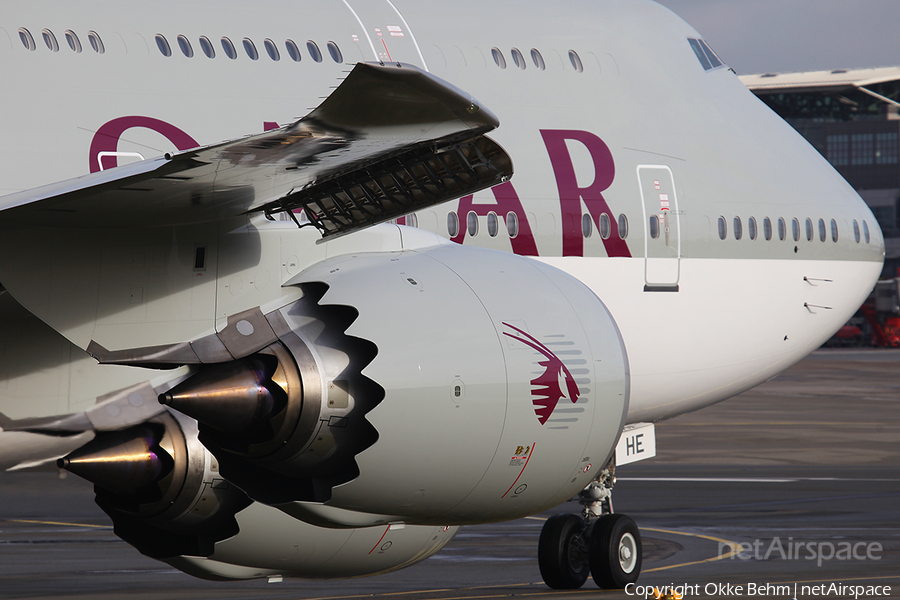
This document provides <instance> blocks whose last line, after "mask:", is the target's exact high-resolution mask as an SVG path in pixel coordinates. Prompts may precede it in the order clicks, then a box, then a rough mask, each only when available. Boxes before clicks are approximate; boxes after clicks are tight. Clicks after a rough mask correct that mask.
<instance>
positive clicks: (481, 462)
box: [160, 245, 629, 528]
mask: <svg viewBox="0 0 900 600" xmlns="http://www.w3.org/2000/svg"><path fill="white" fill-rule="evenodd" d="M286 285H294V286H299V287H300V288H301V289H302V292H303V297H302V298H301V299H300V300H299V301H296V302H294V303H292V304H290V305H288V306H284V307H282V308H280V309H278V310H274V311H271V312H268V313H267V314H266V315H265V321H266V322H267V323H268V326H270V327H271V329H272V331H273V332H274V334H275V336H276V338H277V341H275V342H274V343H271V344H269V345H268V346H267V347H265V348H264V349H262V350H261V351H258V352H256V353H253V354H251V355H249V356H246V357H244V358H242V359H240V360H237V361H234V362H230V363H222V364H213V365H204V366H201V367H200V368H199V369H198V370H197V373H196V374H195V375H194V376H193V377H191V378H188V379H187V380H185V381H183V382H181V383H180V384H179V385H177V386H175V387H173V388H172V389H171V390H169V391H167V392H165V393H164V394H162V395H161V396H160V401H161V402H163V403H165V404H167V405H168V406H169V407H171V408H174V409H176V410H178V411H182V412H184V413H185V414H188V415H190V416H192V417H194V418H196V419H197V420H198V421H199V422H200V439H201V441H202V442H203V444H204V445H205V446H206V447H208V448H209V449H210V450H211V451H212V453H213V454H214V455H215V456H216V458H217V459H218V463H219V466H220V472H221V474H222V475H223V476H224V477H225V478H226V479H227V480H229V481H231V482H232V483H234V484H236V485H237V486H238V487H239V488H240V489H241V490H243V491H244V492H246V493H247V494H248V495H249V496H250V497H251V498H252V499H254V500H257V501H260V502H263V503H266V504H270V505H276V506H278V507H279V508H281V509H282V510H283V511H285V512H287V513H289V514H291V515H293V516H295V517H297V518H299V519H301V520H303V521H306V522H308V523H314V524H317V525H320V526H325V527H335V528H340V527H348V528H350V527H360V526H369V525H379V526H381V525H384V524H388V523H397V522H404V523H410V524H411V523H415V524H424V525H448V524H449V525H457V524H466V523H472V522H485V521H490V520H503V519H510V518H516V517H519V516H524V515H528V514H533V513H534V512H537V511H540V510H543V509H545V508H548V507H551V506H554V505H556V504H559V503H560V502H563V501H565V500H566V499H568V498H570V497H572V496H573V495H575V494H576V493H578V492H579V491H580V490H581V489H582V488H584V487H585V485H587V484H588V483H589V482H590V481H591V480H592V479H593V478H594V477H595V476H596V475H597V473H598V472H599V470H600V468H601V467H602V466H603V465H604V464H605V463H606V461H607V459H608V458H609V457H610V456H611V454H612V452H613V449H614V446H615V442H616V440H617V438H618V435H619V432H620V430H621V427H622V424H623V421H624V418H625V414H626V412H627V406H628V383H629V374H628V361H627V357H626V354H625V349H624V346H623V343H622V339H621V336H620V335H619V331H618V328H617V327H616V324H615V322H614V320H613V318H612V317H611V315H610V314H609V312H608V311H607V309H606V307H605V306H604V305H603V303H602V302H601V301H600V300H599V299H598V298H597V297H596V296H595V295H594V294H593V293H592V292H591V291H590V290H589V289H588V288H587V287H585V286H584V285H583V284H582V283H581V282H579V281H578V280H577V279H575V278H574V277H571V276H569V275H567V274H566V273H564V272H562V271H560V270H558V269H556V268H553V267H550V266H548V265H546V264H543V263H541V262H540V261H538V260H534V259H528V258H522V257H518V256H515V255H510V254H506V253H501V252H494V251H489V250H483V249H477V248H467V247H463V246H457V245H439V246H435V247H431V248H425V249H420V250H416V251H404V252H393V253H360V254H348V255H343V256H339V257H335V258H332V259H328V260H326V261H324V262H321V263H318V264H317V265H314V266H313V267H311V268H308V269H306V270H304V271H302V272H301V273H299V274H298V275H297V276H296V277H294V278H293V279H292V280H291V281H289V282H288V283H287V284H286ZM239 325H240V324H239ZM238 329H240V327H238ZM244 329H245V331H246V333H247V334H248V335H249V334H250V333H252V331H253V329H254V328H253V327H252V326H250V324H249V323H248V324H246V325H245V326H244Z"/></svg>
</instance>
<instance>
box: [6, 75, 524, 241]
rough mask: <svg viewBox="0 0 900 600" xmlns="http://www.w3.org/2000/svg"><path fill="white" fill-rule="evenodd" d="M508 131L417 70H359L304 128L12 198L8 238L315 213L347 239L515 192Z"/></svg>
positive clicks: (320, 223) (325, 227) (327, 231)
mask: <svg viewBox="0 0 900 600" xmlns="http://www.w3.org/2000/svg"><path fill="white" fill-rule="evenodd" d="M498 124H499V122H498V120H497V118H496V117H495V116H494V115H493V114H491V112H490V111H488V110H486V109H484V108H482V107H480V106H479V104H478V103H477V102H476V101H475V100H474V99H473V98H472V97H471V96H469V95H468V94H466V93H464V92H462V91H460V90H458V89H457V88H455V87H453V86H452V85H450V84H448V83H446V82H444V81H442V80H440V79H438V78H436V77H434V76H432V75H430V74H428V73H426V72H424V71H422V70H420V69H418V68H416V67H414V66H410V65H389V66H386V65H380V64H364V63H360V64H357V65H356V66H355V67H354V68H353V70H352V71H351V72H350V74H349V75H348V76H347V77H346V79H345V80H344V81H343V82H342V83H341V85H340V86H338V87H337V89H336V90H335V91H334V92H333V93H332V94H331V95H330V96H329V97H328V98H327V99H326V100H325V101H324V102H323V103H322V104H321V105H320V106H319V107H318V108H316V109H315V110H313V111H312V112H311V113H310V114H309V115H307V116H306V117H304V118H302V119H300V120H299V121H297V122H295V123H293V124H291V125H288V126H286V127H282V128H280V129H277V130H274V131H269V132H266V133H263V134H259V135H254V136H249V137H246V138H243V139H239V140H234V141H230V142H225V143H222V144H217V145H214V146H207V147H203V148H197V149H194V150H188V151H185V152H181V153H179V154H175V155H166V156H165V157H162V158H158V159H152V160H147V161H141V162H139V163H134V164H132V165H127V166H125V167H120V168H117V169H112V170H109V171H103V172H100V173H94V174H91V175H86V176H84V177H80V178H77V179H73V180H69V181H66V182H62V183H58V184H53V185H51V186H47V187H44V188H39V189H36V190H29V191H25V192H21V193H18V194H13V195H10V196H6V197H4V198H2V199H0V211H2V212H0V228H2V227H10V226H14V227H19V226H26V225H40V226H44V227H54V226H60V227H90V228H98V227H123V226H125V227H127V226H128V225H129V224H131V223H139V224H140V226H141V227H142V228H146V227H152V226H166V225H180V224H191V223H203V222H212V221H216V220H219V219H221V218H228V217H232V216H235V215H238V214H242V213H246V212H265V213H266V214H268V215H271V214H273V213H276V212H279V211H295V210H299V209H305V210H306V212H307V215H308V217H309V219H310V221H311V223H312V224H313V225H315V226H316V227H318V228H319V229H320V230H321V231H322V233H323V235H324V236H329V235H335V234H344V233H349V232H352V231H355V230H357V229H360V228H362V227H365V226H368V225H372V224H375V223H378V222H381V221H385V220H388V219H391V218H394V217H397V216H400V215H403V214H405V213H408V212H412V211H415V210H419V209H422V208H425V207H427V206H431V205H434V204H437V203H440V202H444V201H446V200H450V199H453V198H456V197H459V196H462V195H465V194H469V193H473V192H475V191H477V190H479V189H483V188H486V187H489V186H491V185H495V184H497V183H500V182H501V181H504V180H505V179H507V178H508V177H510V176H511V175H512V164H511V161H510V159H509V157H508V155H506V153H505V152H504V151H503V149H502V148H500V146H498V145H497V144H496V143H495V142H493V141H492V140H489V139H488V138H485V137H484V135H483V134H484V133H485V132H487V131H490V130H491V129H493V128H495V127H496V126H497V125H498Z"/></svg>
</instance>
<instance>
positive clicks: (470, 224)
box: [466, 210, 478, 237]
mask: <svg viewBox="0 0 900 600" xmlns="http://www.w3.org/2000/svg"><path fill="white" fill-rule="evenodd" d="M466 231H467V232H468V233H469V235H470V236H471V237H475V236H476V235H478V215H476V214H475V211H474V210H470V211H469V214H467V215H466Z"/></svg>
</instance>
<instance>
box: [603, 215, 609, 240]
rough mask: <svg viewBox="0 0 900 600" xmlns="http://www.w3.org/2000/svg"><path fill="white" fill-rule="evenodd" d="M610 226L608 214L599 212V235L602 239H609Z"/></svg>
mask: <svg viewBox="0 0 900 600" xmlns="http://www.w3.org/2000/svg"><path fill="white" fill-rule="evenodd" d="M610 230H611V227H610V226H609V215H608V214H606V213H600V237H602V238H603V239H604V240H608V239H609V234H610Z"/></svg>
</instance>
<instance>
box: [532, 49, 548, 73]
mask: <svg viewBox="0 0 900 600" xmlns="http://www.w3.org/2000/svg"><path fill="white" fill-rule="evenodd" d="M531 62H533V63H534V66H535V67H537V68H538V69H540V70H541V71H544V70H546V69H547V65H546V63H544V57H543V56H541V53H540V51H539V50H538V49H537V48H532V49H531Z"/></svg>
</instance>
